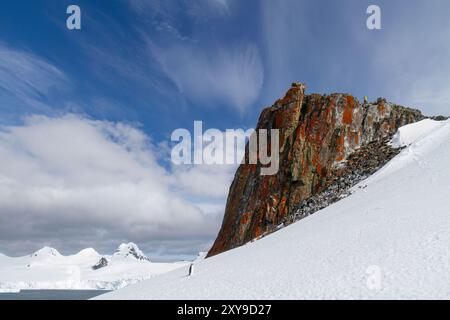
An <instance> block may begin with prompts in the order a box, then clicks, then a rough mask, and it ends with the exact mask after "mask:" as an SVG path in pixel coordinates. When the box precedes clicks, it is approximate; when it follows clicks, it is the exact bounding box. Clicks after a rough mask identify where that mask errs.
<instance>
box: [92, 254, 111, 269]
mask: <svg viewBox="0 0 450 320" xmlns="http://www.w3.org/2000/svg"><path fill="white" fill-rule="evenodd" d="M106 266H108V260H107V259H106V258H104V257H102V258H101V259H100V260H99V261H98V262H97V263H96V264H95V266H92V269H93V270H98V269H101V268H104V267H106Z"/></svg>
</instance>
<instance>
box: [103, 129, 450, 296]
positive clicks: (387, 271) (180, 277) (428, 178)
mask: <svg viewBox="0 0 450 320" xmlns="http://www.w3.org/2000/svg"><path fill="white" fill-rule="evenodd" d="M430 121H431V120H426V121H423V122H419V123H416V124H413V125H410V126H406V127H403V128H402V129H401V130H400V131H399V133H398V134H397V135H396V137H394V140H393V141H392V143H393V144H396V145H397V146H400V145H405V144H406V145H409V146H407V147H406V148H405V149H404V150H403V151H402V152H401V153H400V154H399V155H398V156H396V157H395V158H394V159H393V160H391V161H390V162H389V163H388V164H387V165H386V166H385V167H383V168H382V169H381V170H380V171H378V172H377V173H376V174H374V175H373V176H371V177H369V178H368V179H367V180H365V181H363V182H361V183H360V184H358V185H357V186H355V187H354V188H353V189H352V195H350V196H349V197H347V198H345V199H343V200H341V201H339V202H337V203H335V204H333V205H331V206H329V207H327V208H325V209H323V210H321V211H319V212H317V213H315V214H314V215H311V216H309V217H307V218H305V219H303V220H301V221H299V222H297V223H294V224H292V225H290V226H288V227H286V228H284V229H281V230H280V231H277V232H275V233H273V234H271V235H269V236H267V237H265V238H263V239H261V240H258V241H255V242H252V243H249V244H247V245H244V246H242V247H239V248H236V249H234V250H231V251H227V252H225V253H222V254H219V255H217V256H214V257H212V258H209V259H206V260H198V261H197V262H196V266H195V274H194V275H192V276H190V277H188V276H187V274H188V266H184V267H182V268H179V269H177V270H175V271H173V272H169V273H167V274H164V275H161V276H158V277H155V278H153V279H151V280H148V281H144V282H141V283H139V284H136V285H133V286H129V287H127V288H124V289H121V290H118V291H116V292H113V293H109V294H106V295H103V296H100V297H97V299H280V298H281V299H301V298H307V299H323V298H330V299H336V298H342V299H401V298H410V299H415V298H423V299H449V298H450V250H449V244H450V197H449V196H450V165H449V161H450V121H445V122H439V123H436V122H430Z"/></svg>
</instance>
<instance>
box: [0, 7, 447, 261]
mask: <svg viewBox="0 0 450 320" xmlns="http://www.w3.org/2000/svg"><path fill="white" fill-rule="evenodd" d="M70 4H77V5H79V6H80V8H81V11H82V30H80V31H69V30H68V29H67V28H66V18H67V15H66V8H67V6H68V5H70ZM369 4H377V5H379V6H380V7H381V12H382V30H368V29H367V28H366V19H367V14H366V9H367V7H368V5H369ZM0 6H1V10H0V126H1V128H0V133H2V136H0V137H3V139H4V140H3V148H4V149H3V151H4V152H3V158H2V156H0V161H1V160H4V161H7V160H8V161H9V162H8V163H11V159H12V160H13V161H12V162H14V159H16V160H17V165H16V166H15V167H11V168H10V171H9V172H16V171H17V172H23V171H24V170H25V169H24V168H25V167H26V168H28V169H27V170H30V174H29V175H28V177H32V178H30V180H32V181H33V184H34V186H35V187H36V188H38V190H41V191H42V190H44V189H45V188H47V187H49V188H50V187H52V188H56V187H55V185H58V187H57V188H56V189H57V190H59V191H61V190H63V191H64V192H67V197H68V198H70V197H74V190H75V189H76V188H75V186H78V187H80V185H82V186H83V188H88V186H89V185H92V183H93V182H92V181H87V180H86V181H85V180H83V182H82V183H81V182H80V181H78V179H75V178H73V177H74V176H75V174H73V173H74V172H75V173H77V172H79V171H76V170H84V171H83V172H86V175H87V173H88V172H90V171H89V170H90V168H91V169H92V167H100V168H102V170H104V172H112V171H114V170H115V171H114V172H117V171H120V172H122V171H124V172H125V171H127V170H130V169H129V168H130V167H133V165H136V168H138V169H136V172H140V171H139V170H143V171H142V175H143V176H145V175H146V174H149V177H150V178H149V179H157V178H156V177H159V179H161V180H155V181H161V183H160V185H165V184H167V185H166V186H165V187H164V188H162V189H157V191H155V189H152V188H154V186H149V185H145V186H143V185H141V184H140V181H139V182H136V181H137V180H133V179H135V178H136V176H135V175H136V172H127V174H128V175H126V176H124V177H123V179H122V180H120V181H116V180H111V181H114V183H118V184H120V185H124V186H125V185H127V183H128V180H129V181H134V182H133V183H136V185H133V187H136V188H138V189H139V188H140V187H142V188H143V189H142V193H143V194H145V192H150V191H151V192H155V194H160V193H161V196H162V197H163V198H164V197H166V198H164V199H166V200H167V199H175V200H173V201H175V202H176V201H180V207H182V206H183V205H182V203H183V201H185V202H186V203H188V205H189V206H192V210H193V211H192V212H195V213H193V215H192V219H193V220H192V221H193V222H192V224H194V225H196V228H197V229H196V228H192V232H190V233H189V232H188V233H186V234H182V233H180V232H179V229H176V228H171V227H170V223H169V220H168V221H165V220H164V219H165V218H164V219H163V220H164V221H165V222H164V223H167V225H166V227H162V225H163V224H164V223H163V222H162V220H157V222H154V221H153V220H152V221H145V223H144V222H143V221H141V220H139V219H138V218H136V219H135V220H133V222H130V223H129V224H127V225H124V226H123V228H129V229H130V232H128V233H127V232H125V233H123V232H122V233H121V232H119V231H117V230H113V229H114V228H112V227H111V225H110V221H109V220H108V219H107V218H105V217H103V218H102V219H103V220H102V219H100V218H99V219H98V220H95V219H94V220H95V221H91V223H92V224H93V225H95V228H94V229H95V232H98V233H99V235H98V236H95V237H94V236H93V237H92V238H89V241H90V243H92V244H90V246H96V247H98V248H100V249H101V250H104V251H108V250H111V249H112V248H113V247H114V246H115V242H117V241H119V240H123V241H127V240H134V241H136V242H139V243H141V244H142V245H143V247H144V250H146V251H147V252H150V253H153V254H154V255H156V256H161V257H162V258H164V257H166V258H167V257H174V256H176V257H179V256H189V255H192V254H195V252H196V251H199V250H206V249H207V248H208V246H209V244H210V242H211V241H212V239H213V238H214V236H215V234H216V232H217V228H218V226H219V224H220V220H221V216H222V214H223V204H224V201H225V198H226V191H227V188H228V185H227V184H229V181H230V180H231V178H232V175H233V170H234V169H230V168H226V169H218V170H216V171H214V170H211V169H208V168H187V169H180V168H171V167H170V165H169V164H168V160H169V159H168V156H167V146H168V144H169V142H170V134H171V132H172V131H173V130H174V129H176V128H187V129H191V128H192V127H193V121H194V120H202V121H203V122H204V126H205V127H210V128H218V129H221V130H223V129H226V128H248V127H252V126H254V125H255V123H256V121H257V118H258V116H259V113H260V111H261V109H262V108H263V107H265V106H268V105H270V104H271V103H272V102H273V101H275V100H276V99H277V98H279V97H280V96H282V95H283V94H284V92H285V91H286V90H287V89H288V87H289V86H290V83H291V82H293V81H300V82H305V83H306V84H307V85H308V92H319V93H330V92H348V93H352V94H354V95H356V96H357V97H359V98H360V99H362V97H363V96H364V95H367V96H369V98H370V99H376V98H377V97H379V96H384V97H386V98H388V100H391V101H393V102H396V103H399V104H403V105H407V106H412V107H418V108H420V109H421V110H422V111H423V112H424V113H425V114H430V115H434V114H444V115H449V114H450V107H449V102H450V90H448V87H449V85H450V60H449V59H448V57H449V56H450V19H448V12H449V9H450V3H449V2H448V1H446V0H442V1H440V0H433V1H426V2H425V1H419V0H417V1H406V0H397V1H365V0H361V1H356V0H340V1H331V0H323V1H301V0H280V1H272V0H270V1H269V0H267V1H264V0H245V1H243V0H242V1H241V0H189V1H188V0H165V1H156V0H154V1H152V0H147V1H145V0H111V1H100V0H99V1H94V0H89V1H88V0H77V1H73V0H71V1H65V0H60V1H51V0H35V1H28V0H15V1H3V2H2V4H1V5H0ZM69 129H72V130H69ZM58 130H63V131H64V130H65V131H64V132H65V134H66V135H67V137H69V138H67V141H72V145H71V146H72V147H73V148H75V149H74V150H78V151H79V152H78V153H76V154H77V155H78V154H84V156H85V157H86V159H85V158H83V159H84V160H85V162H86V164H89V165H86V167H78V164H77V163H74V164H73V166H69V165H68V163H69V162H70V161H67V160H65V159H66V157H65V155H66V154H65V153H64V152H62V151H61V150H60V149H61V148H62V147H61V148H59V149H58V150H59V151H58V152H56V151H55V150H54V148H56V146H64V139H62V140H63V141H62V142H61V141H60V140H61V139H59V137H61V136H60V133H59V131H58ZM77 130H85V131H84V132H82V133H79V131H77ZM105 132H106V133H105ZM50 133H53V136H50ZM71 134H73V137H72V136H71ZM41 135H42V139H41V140H39V141H34V140H33V139H34V137H37V136H41ZM56 137H58V140H57V141H56V140H55V139H56ZM83 137H84V138H85V139H87V140H88V141H87V142H86V143H83V144H81V143H80V144H79V145H80V146H81V145H83V146H85V145H86V144H89V143H92V142H93V141H99V145H100V144H101V145H102V146H103V147H105V148H104V149H102V147H98V148H97V147H96V146H94V145H93V146H92V150H94V149H98V150H104V153H103V154H97V153H94V152H91V151H87V149H86V147H79V148H80V149H76V147H75V146H76V145H77V143H78V142H80V141H82V138H83ZM72 138H73V139H72ZM102 138H103V140H101V139H102ZM96 139H98V140H96ZM12 141H15V142H14V143H12ZM0 142H2V141H1V139H0ZM59 143H62V144H61V145H60V144H59ZM67 143H68V142H67ZM110 143H116V145H115V146H110V145H109V144H110ZM35 144H37V145H40V146H43V147H42V148H41V149H39V150H38V151H36V150H35V149H33V147H32V146H34V145H35ZM1 146H2V144H1V143H0V147H1ZM130 146H131V147H130ZM110 147H111V148H110ZM113 147H120V148H122V150H121V151H117V150H115V149H114V148H113ZM113 149H114V150H115V151H112V150H113ZM89 150H91V149H89ZM130 150H131V151H130ZM122 151H123V152H124V157H128V156H129V157H130V159H131V160H130V161H131V162H130V163H131V164H130V166H129V167H127V168H128V169H126V168H122V167H121V164H116V166H115V167H112V164H111V163H106V162H102V161H100V163H96V161H97V160H98V159H100V158H102V157H104V156H105V157H106V156H107V155H112V154H115V155H117V153H116V152H119V153H120V152H122ZM7 152H8V153H7ZM130 152H131V153H130ZM49 154H53V155H54V157H53V158H51V157H49V156H48V155H49ZM121 154H122V153H121ZM6 155H8V156H6ZM21 157H22V158H21ZM89 157H93V158H89ZM143 158H145V160H142V159H143ZM55 159H58V161H59V162H58V161H56V160H55ZM127 159H128V158H127ZM21 163H23V164H24V166H25V167H19V165H20V164H21ZM92 163H94V164H95V165H92ZM149 163H152V164H153V165H154V166H155V167H157V168H156V169H155V171H154V172H152V173H148V172H146V171H145V168H146V165H148V164H149ZM25 164H26V165H25ZM4 170H5V171H4V172H0V173H2V174H3V176H4V177H6V178H8V180H7V181H9V182H11V183H14V186H16V187H17V188H18V189H17V190H22V189H20V188H19V187H18V186H22V187H23V188H25V187H24V186H25V185H27V182H28V181H26V180H25V178H24V177H23V176H22V175H20V174H19V173H17V174H16V175H13V174H11V173H8V172H6V169H4ZM74 170H75V171H74ZM108 170H109V171H108ZM183 170H184V171H183ZM97 172H98V170H97V171H95V173H97ZM177 173H179V174H177ZM0 176H1V175H0ZM43 176H45V177H46V178H45V179H44V178H42V177H43ZM92 176H94V174H92ZM218 177H219V178H218ZM98 178H99V179H103V180H104V181H110V180H109V179H110V178H111V177H110V176H108V175H106V173H105V175H101V176H99V177H98ZM189 178H190V179H192V180H198V181H201V184H202V186H196V187H192V186H189V183H188V181H189ZM111 179H112V178H111ZM127 179H128V180H127ZM136 179H137V178H136ZM103 180H102V181H103ZM211 180H214V181H213V182H211ZM5 181H6V180H5ZM57 181H59V182H61V181H62V182H63V184H64V187H61V185H59V184H57ZM170 181H172V182H170ZM173 181H176V183H175V182H173ZM0 182H1V180H0ZM59 182H58V183H59ZM95 182H98V181H95ZM214 182H215V183H216V184H214ZM208 183H212V185H209V184H208ZM78 184H80V185H78ZM199 184H200V183H199ZM180 185H181V187H180ZM0 186H1V184H0ZM4 186H6V183H4ZM8 186H9V187H8V189H5V190H7V191H8V192H11V189H10V188H11V186H10V185H8ZM202 187H203V188H202ZM5 188H6V187H5ZM124 188H125V187H124ZM146 188H147V189H146ZM155 188H156V187H155ZM76 190H79V188H78V189H76ZM86 190H88V189H86ZM126 190H128V189H126ZM139 190H140V189H139ZM152 190H153V191H152ZM205 190H206V191H205ZM211 190H218V191H217V192H213V191H211ZM28 191H30V190H28ZM128 191H129V190H128ZM30 192H31V191H30ZM122 192H125V191H123V190H122ZM23 193H24V194H27V193H26V192H23ZM125 193H126V192H125ZM138 193H139V192H137V194H138ZM107 196H111V197H112V198H114V196H113V195H112V194H110V193H108V194H107ZM42 197H44V198H45V197H48V194H46V195H42ZM40 199H41V198H40ZM45 199H47V198H45ZM70 199H72V201H74V198H70ZM22 200H23V201H25V200H26V201H27V203H29V208H36V207H37V205H36V202H35V201H37V200H33V199H31V198H30V197H28V198H26V199H22ZM47 200H48V199H47ZM166 200H164V201H166ZM2 201H3V202H2ZM48 201H50V200H48ZM86 201H87V200H86ZM127 201H128V202H127ZM134 201H135V199H131V198H130V199H128V200H126V201H125V200H124V203H125V204H124V208H129V210H134V209H132V208H131V203H134ZM173 201H169V202H168V204H169V205H172V204H173ZM11 203H12V196H11V193H6V192H5V193H4V196H3V198H1V197H0V218H1V216H2V215H3V218H5V219H6V217H8V219H10V218H11V217H10V215H12V213H14V217H19V218H20V219H22V220H23V219H24V216H23V215H22V214H21V213H20V212H25V211H27V212H29V211H30V210H29V208H27V207H23V208H17V207H15V206H13V205H12V204H11ZM49 203H50V204H49V205H48V206H47V207H46V208H47V209H45V210H46V211H45V210H44V209H42V210H43V211H42V212H44V211H45V212H50V211H55V212H58V217H61V215H63V216H64V219H62V218H61V221H60V224H58V227H55V228H59V227H61V228H62V230H66V231H67V230H71V231H73V237H72V238H71V241H72V242H73V244H71V245H68V244H67V241H63V240H62V237H61V235H60V234H58V233H55V232H53V231H52V232H47V231H48V230H51V228H50V226H51V225H50V224H49V222H48V221H47V220H45V219H42V220H39V219H37V218H36V217H40V213H38V212H37V213H36V214H35V215H31V216H27V219H30V221H32V220H33V219H36V221H38V220H39V223H37V222H36V223H35V224H32V225H33V228H32V229H33V230H35V231H36V230H37V231H36V232H35V233H36V234H35V235H34V237H35V238H34V239H35V240H34V241H30V239H28V238H27V236H26V235H27V233H26V232H29V231H30V230H23V232H18V235H10V236H9V238H8V237H7V236H6V235H5V236H4V237H3V238H2V239H0V251H3V252H6V253H8V252H14V251H15V252H27V251H30V250H32V249H35V247H38V246H40V245H41V244H46V245H54V246H58V245H59V246H60V247H62V248H63V250H67V251H73V250H76V249H79V248H81V247H82V246H85V245H89V243H88V242H89V241H86V243H85V242H80V241H78V240H75V239H77V237H78V238H79V236H80V233H77V232H79V231H77V230H78V229H73V230H72V229H71V227H70V226H69V222H70V223H73V221H74V220H72V219H71V218H70V217H69V216H70V214H69V213H67V214H66V211H64V210H62V209H61V208H66V209H65V210H67V212H69V211H70V210H69V209H67V208H69V207H70V208H73V206H72V205H69V204H67V203H64V205H63V204H62V203H60V204H59V207H57V208H56V207H55V206H54V205H53V204H54V203H52V202H51V201H50V202H49ZM155 203H158V202H154V203H152V204H151V205H150V204H149V207H148V208H152V206H154V205H155ZM95 205H97V204H93V205H92V206H93V207H95ZM120 205H121V204H118V207H120ZM127 205H128V207H127ZM61 206H62V207H61ZM97 206H99V205H97ZM7 208H8V209H7ZM19 209H20V210H19ZM61 210H62V211H61ZM83 210H85V211H86V212H87V213H88V214H90V216H92V215H95V214H96V213H98V212H97V211H98V210H95V209H92V208H91V209H89V208H83ZM90 210H91V211H90ZM102 210H106V209H102ZM148 210H150V209H148ZM174 210H175V209H174ZM177 210H178V209H177ZM177 210H175V211H177ZM195 210H197V211H195ZM31 211H32V210H31ZM63 211H64V213H61V212H63ZM80 211H82V209H81V208H77V209H76V210H74V212H75V213H73V214H74V215H76V214H77V213H76V212H78V213H79V212H80ZM124 211H128V210H127V209H124ZM169 211H170V210H169ZM178 211H179V210H178ZM55 214H56V213H55ZM117 214H119V213H117ZM164 214H165V213H164V212H161V213H160V215H164ZM167 214H168V215H170V214H169V213H167ZM197 215H198V216H197ZM112 216H114V215H112ZM139 217H140V216H139ZM205 217H207V218H205ZM205 219H206V220H208V221H207V222H205V221H206V220H205ZM11 223H12V222H11ZM139 223H140V224H141V225H145V226H147V227H148V229H145V228H144V230H140V231H139V230H138V231H136V230H137V229H133V228H134V226H135V225H137V224H139ZM12 224H13V223H12ZM154 225H157V228H156V229H158V232H155V233H154V235H152V237H148V236H146V235H147V234H148V233H149V232H148V230H149V229H152V226H154ZM13 226H14V224H13ZM30 228H31V227H30ZM81 228H82V226H80V229H81ZM172 229H174V230H172ZM206 229H207V230H208V232H199V231H198V230H206ZM33 234H34V233H33ZM49 234H50V235H49ZM65 234H67V232H66V233H65ZM46 235H47V236H46Z"/></svg>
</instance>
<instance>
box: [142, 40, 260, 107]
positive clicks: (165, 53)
mask: <svg viewBox="0 0 450 320" xmlns="http://www.w3.org/2000/svg"><path fill="white" fill-rule="evenodd" d="M148 43H149V48H150V50H151V53H152V54H153V56H154V57H156V59H157V61H158V62H159V63H160V65H161V67H162V69H163V71H164V72H165V73H166V75H167V76H168V77H169V78H170V79H171V80H172V81H173V82H174V83H175V85H176V86H177V88H178V90H179V91H180V92H181V93H182V94H183V95H184V96H185V97H187V98H188V99H190V100H191V101H193V102H194V103H202V104H206V105H217V104H220V105H229V106H231V107H234V108H236V109H238V110H239V111H240V112H244V111H245V110H246V108H247V107H249V106H251V104H252V103H253V102H255V100H256V99H257V98H258V96H259V94H260V91H261V88H262V84H263V80H264V69H263V64H262V62H261V57H260V55H259V51H258V48H257V47H256V46H254V45H251V44H247V45H244V46H235V47H215V48H199V47H196V46H193V45H188V44H182V45H172V46H169V47H166V48H160V47H157V46H156V45H154V44H153V43H152V42H150V41H149V42H148Z"/></svg>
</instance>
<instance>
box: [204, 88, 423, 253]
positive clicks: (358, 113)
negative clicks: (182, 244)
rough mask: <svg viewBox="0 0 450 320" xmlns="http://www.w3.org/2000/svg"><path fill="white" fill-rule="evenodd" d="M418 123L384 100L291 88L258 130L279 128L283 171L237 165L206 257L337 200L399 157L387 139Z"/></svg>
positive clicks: (404, 110) (407, 111) (267, 112)
mask: <svg viewBox="0 0 450 320" xmlns="http://www.w3.org/2000/svg"><path fill="white" fill-rule="evenodd" d="M423 118H425V117H424V116H423V115H422V114H421V113H420V111H418V110H414V109H410V108H405V107H401V106H398V105H395V104H392V103H389V102H387V101H386V100H384V99H381V98H380V99H378V101H377V102H376V103H364V104H361V103H359V102H358V100H357V99H356V98H355V97H353V96H351V95H349V94H340V93H339V94H331V95H319V94H311V95H305V86H304V85H303V84H299V83H295V84H293V85H292V87H291V88H290V89H289V91H288V92H287V93H286V95H285V97H284V98H282V99H280V100H278V101H276V102H275V104H274V105H273V106H272V107H269V108H267V109H265V110H263V111H262V113H261V115H260V118H259V121H258V125H257V130H258V129H269V130H270V129H279V130H280V141H279V143H280V149H279V153H280V169H279V171H278V173H277V174H276V175H272V176H263V175H260V169H261V165H259V164H258V165H252V164H242V165H241V166H240V167H239V169H238V170H237V172H236V175H235V178H234V181H233V183H232V185H231V187H230V191H229V195H228V200H227V205H226V209H225V216H224V219H223V223H222V227H221V229H220V232H219V235H218V237H217V239H216V241H215V243H214V245H213V247H212V248H211V250H210V251H209V253H208V256H213V255H215V254H218V253H221V252H223V251H226V250H229V249H232V248H235V247H238V246H240V245H243V244H245V243H247V242H249V241H252V240H254V239H256V238H258V237H261V236H263V235H265V234H267V233H270V232H272V231H274V230H276V229H277V228H279V227H281V226H283V225H287V224H289V223H292V222H293V221H296V220H298V219H301V218H303V217H305V216H307V215H309V214H311V213H314V212H315V211H317V210H320V209H321V208H323V207H325V206H327V205H329V204H330V203H332V202H335V201H337V200H339V199H340V198H342V197H343V196H345V194H346V192H347V191H348V189H349V187H351V186H352V185H353V184H355V183H357V182H359V181H360V180H361V179H363V178H365V177H366V176H367V175H370V174H372V173H373V172H374V171H376V170H377V169H378V168H379V167H380V166H382V165H383V164H385V163H386V162H387V161H389V160H390V159H391V158H392V157H393V156H395V155H396V154H397V153H398V151H397V150H394V149H392V148H391V147H390V146H389V145H388V144H387V141H388V140H389V138H390V137H391V136H392V135H393V134H394V133H395V132H396V131H397V129H398V128H399V127H401V126H403V125H406V124H408V123H412V122H415V121H419V120H422V119H423ZM246 157H248V154H246ZM247 163H248V162H247Z"/></svg>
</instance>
